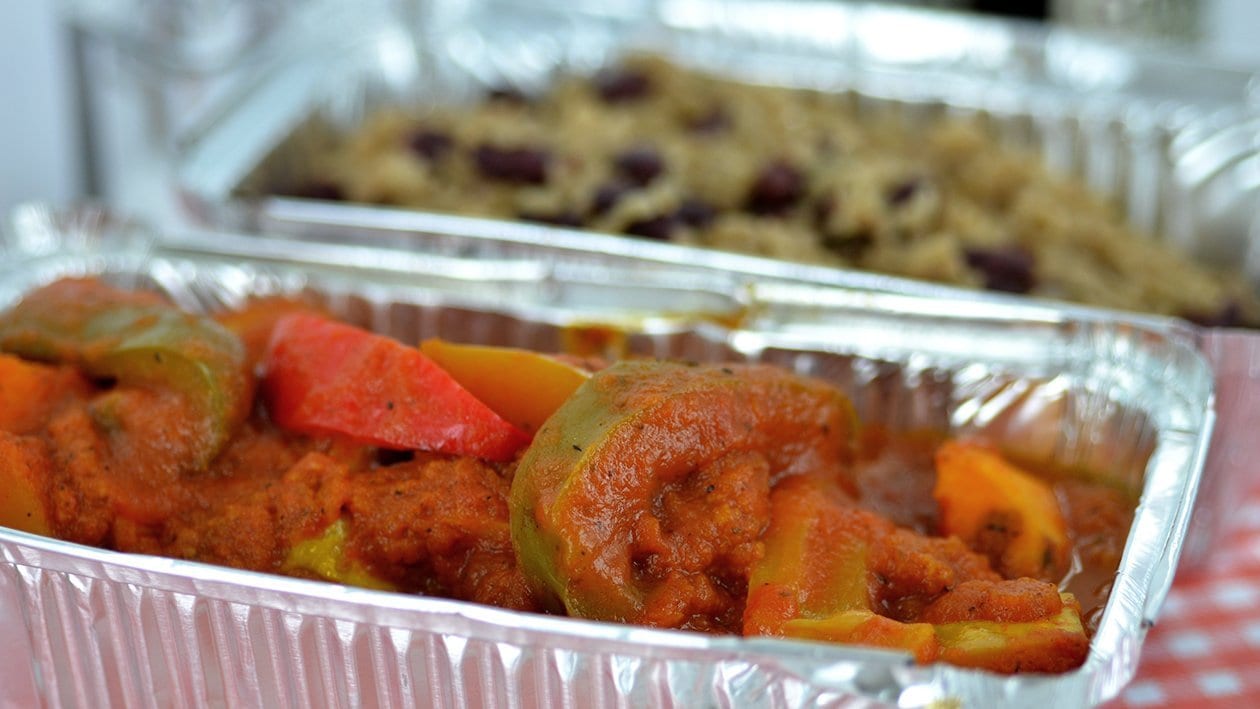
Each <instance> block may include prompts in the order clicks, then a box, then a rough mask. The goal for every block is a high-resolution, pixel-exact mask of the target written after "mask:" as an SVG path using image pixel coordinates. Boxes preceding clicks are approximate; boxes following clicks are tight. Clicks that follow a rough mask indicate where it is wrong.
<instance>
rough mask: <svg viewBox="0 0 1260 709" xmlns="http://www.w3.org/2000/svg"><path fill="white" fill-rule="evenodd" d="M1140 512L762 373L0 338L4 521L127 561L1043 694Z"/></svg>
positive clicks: (28, 302) (264, 303)
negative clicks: (740, 642)
mask: <svg viewBox="0 0 1260 709" xmlns="http://www.w3.org/2000/svg"><path fill="white" fill-rule="evenodd" d="M1133 509H1134V500H1133V499H1132V497H1131V496H1130V495H1128V494H1126V493H1124V492H1121V491H1119V490H1117V489H1114V488H1111V487H1107V486H1105V485H1102V484H1099V483H1092V482H1087V481H1082V480H1080V479H1077V478H1074V477H1070V476H1067V475H1063V474H1057V475H1052V474H1048V473H1044V472H1040V473H1039V472H1038V471H1030V470H1027V469H1025V468H1022V467H1020V466H1018V465H1016V464H1014V463H1013V462H1011V461H1010V460H1007V459H1006V458H1005V457H1004V456H1003V455H1002V453H1001V452H1000V451H998V450H997V449H995V448H993V447H991V446H989V445H986V444H985V443H984V442H982V441H970V440H952V439H948V438H946V437H944V436H943V435H939V434H935V433H931V432H919V433H897V434H893V433H890V432H888V431H885V430H882V429H880V428H877V427H873V426H864V425H862V423H861V422H860V421H858V420H857V418H856V416H855V415H854V412H853V408H852V406H851V405H850V403H849V401H848V400H847V399H846V397H845V396H844V395H843V394H842V393H841V392H840V391H839V390H838V389H837V388H835V387H834V386H832V385H831V384H829V383H826V382H824V381H821V380H817V379H811V378H807V377H803V376H799V375H796V374H793V373H791V372H788V371H786V370H783V369H780V368H776V367H772V366H769V365H752V364H696V363H685V362H665V361H656V360H633V359H632V360H625V361H620V362H615V363H612V364H604V363H601V362H593V361H585V360H582V361H580V360H577V359H573V358H569V357H565V356H558V355H557V356H552V355H545V354H539V353H533V352H527V351H524V350H515V349H510V348H497V347H482V346H475V345H462V344H455V343H449V342H443V341H441V340H427V341H425V342H423V343H421V344H420V346H419V347H417V346H414V345H408V344H404V343H400V342H398V341H395V340H391V339H389V338H386V337H383V336H380V335H376V334H373V333H370V332H367V331H364V330H361V329H359V328H356V327H353V326H350V325H347V324H344V323H340V322H337V321H335V320H333V319H331V318H329V317H327V316H326V315H325V314H323V313H320V312H317V311H316V310H314V309H312V308H311V307H309V306H306V305H303V304H301V303H299V302H296V301H290V300H283V299H262V300H258V301H256V302H254V303H252V304H250V305H248V306H246V307H245V308H244V309H241V310H238V311H233V312H224V313H220V314H217V315H215V316H213V317H208V316H198V315H193V314H190V313H185V312H182V311H180V310H178V309H176V308H175V307H174V306H172V305H170V304H169V303H167V302H165V301H164V300H163V299H162V298H161V297H159V296H157V295H155V294H152V293H146V292H137V291H124V290H119V289H116V288H113V287H111V286H108V285H106V284H104V283H102V282H100V281H97V280H94V279H67V280H62V281H58V282H55V283H53V284H51V285H49V286H46V287H44V288H42V289H40V290H37V291H34V292H32V293H30V294H29V295H28V296H27V297H26V298H25V299H24V300H23V301H21V302H20V303H18V304H17V305H16V306H14V307H13V308H12V309H11V310H10V311H8V312H7V313H5V314H4V315H3V316H2V317H0V525H4V526H8V527H12V528H16V529H20V530H24V531H28V532H33V533H37V534H44V535H50V536H54V537H57V538H59V539H64V540H68V541H72V542H77V543H82V544H89V545H96V546H101V547H105V548H109V549H116V550H119V551H125V552H134V553H145V554H157V555H165V556H170V557H176V558H181V559H191V560H197V561H203V562H208V563H213V564H222V565H227V566H233V567H238V568H242V569H251V570H256V571H264V572H271V573H280V574H288V575H293V576H299V577H305V578H314V579H324V580H328V581H333V582H339V583H346V584H352V585H357V586H364V587H368V588H375V589H381V590H389V591H396V592H403V593H420V594H426V595H435V596H443V597H449V598H455V599H462V600H467V601H472V602H477V603H485V604H493V605H497V606H501V607H505V608H510V609H517V610H521V611H531V612H545V613H558V614H568V615H571V616H575V617H582V618H589V619H595V620H604V621H613V622H622V623H634V624H642V625H649V626H654V627H662V628H679V629H686V630H693V631H700V632H706V633H722V634H744V635H768V636H779V637H789V638H799V639H805V640H816V641H828V642H839V643H852V644H858V645H866V646H873V647H883V648H891V649H896V650H901V651H904V652H906V653H909V654H911V655H913V656H914V657H915V658H916V659H917V660H918V661H920V662H934V661H945V662H951V663H954V664H958V665H964V666H973V667H981V668H985V669H989V670H993V671H997V672H1030V671H1031V672H1061V671H1066V670H1070V669H1072V668H1074V667H1077V666H1079V665H1080V664H1081V663H1082V662H1083V661H1084V659H1085V656H1086V654H1087V653H1088V647H1089V639H1090V637H1091V636H1092V634H1093V631H1094V629H1095V627H1096V624H1097V619H1098V615H1099V613H1100V612H1101V609H1102V607H1103V605H1104V604H1105V602H1106V599H1107V594H1108V590H1109V579H1110V578H1111V577H1112V575H1113V574H1114V572H1115V570H1116V568H1117V565H1118V562H1119V557H1120V553H1121V551H1122V548H1123V544H1124V540H1125V537H1126V535H1127V531H1128V528H1129V525H1130V523H1131V521H1132V515H1133Z"/></svg>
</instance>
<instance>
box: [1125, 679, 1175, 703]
mask: <svg viewBox="0 0 1260 709" xmlns="http://www.w3.org/2000/svg"><path fill="white" fill-rule="evenodd" d="M1124 698H1125V700H1126V701H1127V702H1129V703H1130V704H1134V705H1141V704H1152V705H1154V704H1160V705H1162V704H1164V703H1165V699H1164V690H1162V689H1160V688H1159V685H1158V684H1156V683H1154V682H1134V683H1133V684H1131V685H1129V688H1128V689H1126V690H1124Z"/></svg>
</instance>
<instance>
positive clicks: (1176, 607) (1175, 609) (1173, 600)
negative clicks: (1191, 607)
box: [1161, 592, 1186, 617]
mask: <svg viewBox="0 0 1260 709" xmlns="http://www.w3.org/2000/svg"><path fill="white" fill-rule="evenodd" d="M1185 607H1186V602H1185V601H1183V600H1182V599H1181V596H1179V595H1177V594H1176V592H1174V593H1171V594H1169V595H1168V598H1166V599H1164V609H1163V611H1161V613H1162V614H1163V615H1164V616H1165V617H1172V616H1175V615H1181V612H1182V611H1183V610H1184V609H1185Z"/></svg>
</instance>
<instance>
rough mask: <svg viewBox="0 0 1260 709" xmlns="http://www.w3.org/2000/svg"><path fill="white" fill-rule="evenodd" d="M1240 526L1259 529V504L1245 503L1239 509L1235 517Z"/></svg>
mask: <svg viewBox="0 0 1260 709" xmlns="http://www.w3.org/2000/svg"><path fill="white" fill-rule="evenodd" d="M1237 519H1238V520H1240V522H1241V525H1240V526H1242V527H1245V528H1247V529H1260V505H1247V506H1246V507H1244V508H1242V509H1241V510H1239V514H1238V517H1237Z"/></svg>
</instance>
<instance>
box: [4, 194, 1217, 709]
mask: <svg viewBox="0 0 1260 709" xmlns="http://www.w3.org/2000/svg"><path fill="white" fill-rule="evenodd" d="M291 246H292V244H291V242H288V241H285V240H278V239H273V238H268V237H263V236H256V235H238V234H233V233H230V232H224V231H213V232H196V231H181V232H178V233H173V234H163V235H162V238H161V239H157V238H155V237H154V235H153V234H152V233H150V232H148V231H146V230H144V229H142V228H139V227H138V226H136V225H135V224H132V223H129V222H126V221H123V220H119V219H116V218H113V217H111V216H110V215H109V214H107V213H104V212H100V211H96V210H91V209H85V210H77V211H69V212H59V211H54V210H50V209H47V208H43V207H38V206H30V207H26V208H23V209H21V210H19V211H18V212H17V213H16V216H15V219H14V221H13V223H12V228H11V233H10V234H9V236H8V237H7V238H6V239H5V240H4V241H3V242H0V256H3V259H2V260H0V264H3V265H0V308H4V307H8V306H9V305H11V304H12V303H13V302H14V301H15V300H16V299H18V298H20V297H21V295H22V294H23V293H24V292H26V291H28V290H30V289H31V288H34V287H37V286H39V285H41V284H43V283H46V282H48V281H50V280H52V279H55V278H57V277H60V276H64V275H83V274H100V275H101V276H102V277H104V278H107V279H109V280H110V281H112V282H115V283H118V284H121V285H126V286H141V287H149V288H156V289H158V290H160V291H163V292H165V293H167V294H168V295H169V296H170V297H171V298H172V299H173V300H174V301H175V302H176V303H178V304H179V305H181V306H184V307H187V308H191V309H194V310H214V309H218V308H223V307H232V306H235V305H239V304H240V303H242V302H243V301H244V299H246V298H247V297H249V296H250V295H253V294H270V293H292V294H300V295H302V296H304V297H307V298H311V299H313V300H315V301H317V302H319V303H322V304H324V305H326V306H327V307H329V308H331V309H332V310H333V311H334V312H336V313H338V314H339V315H341V316H342V317H345V318H347V319H348V320H350V321H352V322H356V323H358V324H361V325H365V326H369V327H371V328H373V329H375V330H378V331H381V332H384V333H388V334H390V335H392V336H395V337H398V338H400V339H402V340H403V341H417V340H418V339H419V338H420V337H422V336H441V337H445V338H450V339H455V340H467V341H480V342H491V343H497V344H510V345H520V346H525V347H532V348H538V349H543V350H557V349H560V348H561V347H562V346H563V332H564V331H565V329H566V328H567V327H572V326H574V325H583V324H586V325H589V324H593V323H607V324H611V325H613V326H614V327H616V328H618V329H620V330H622V331H624V332H625V335H626V339H625V350H626V351H628V352H631V353H637V354H646V355H657V356H667V357H680V358H687V359H696V360H760V361H770V362H775V363H778V364H780V365H783V366H786V367H790V368H793V369H795V370H796V371H799V372H803V373H808V374H812V375H815V376H820V377H824V378H826V379H829V380H831V381H833V382H835V383H836V384H837V385H839V386H840V387H841V388H842V389H843V390H845V391H846V392H847V393H849V395H850V396H851V397H852V398H853V401H854V403H855V407H856V408H857V410H858V412H859V415H860V416H861V417H862V418H863V420H865V421H867V422H871V423H877V424H883V425H886V426H888V427H890V428H892V429H894V430H898V429H908V428H920V427H924V426H929V427H935V428H943V429H945V430H948V431H952V432H954V433H959V434H966V433H968V432H983V433H984V434H986V435H987V436H990V437H994V438H997V439H998V440H1002V441H1005V442H1007V443H1009V444H1012V445H1014V444H1018V445H1020V446H1021V449H1022V452H1023V453H1025V454H1028V455H1034V456H1035V455H1041V456H1044V457H1046V458H1053V459H1054V460H1056V461H1058V462H1061V463H1065V464H1068V465H1071V464H1080V465H1082V466H1088V467H1092V468H1094V469H1096V470H1098V471H1105V472H1106V474H1109V475H1112V476H1114V478H1115V480H1116V482H1117V483H1118V484H1124V485H1132V486H1140V487H1139V488H1138V489H1140V490H1141V501H1140V504H1139V507H1138V509H1137V511H1136V515H1135V518H1134V523H1133V526H1132V528H1131V531H1130V534H1129V537H1128V540H1127V543H1126V547H1125V553H1124V557H1123V560H1122V561H1121V566H1120V568H1119V570H1118V573H1117V576H1116V579H1115V583H1114V587H1113V591H1112V594H1111V597H1110V600H1109V602H1108V605H1107V607H1106V610H1105V611H1104V613H1103V616H1102V619H1101V623H1100V626H1099V630H1098V632H1097V634H1096V636H1095V638H1094V641H1093V643H1092V645H1091V648H1090V653H1089V656H1088V658H1087V660H1086V662H1085V664H1084V665H1083V666H1082V667H1081V668H1080V669H1078V670H1075V671H1073V672H1069V673H1065V674H1062V675H1043V676H1033V675H1030V676H1014V677H1004V676H997V675H993V674H990V673H986V672H979V671H975V670H966V669H962V668H957V667H951V666H948V665H944V664H937V665H931V666H916V665H914V664H913V663H912V662H911V661H910V659H909V658H908V657H907V656H904V655H900V654H896V653H890V652H882V651H875V650H864V649H857V648H852V647H845V646H840V645H828V644H817V643H806V642H797V641H785V640H773V639H743V638H735V637H715V636H707V635H702V634H696V633H687V632H679V631H662V630H653V629H647V628H638V627H629V626H623V625H617V624H608V623H595V622H589V621H582V620H574V619H568V618H558V617H549V616H542V615H534V614H522V613H516V612H511V611H506V610H501V609H496V608H490V607H485V606H479V605H475V604H470V603H463V602H456V601H450V600H443V599H436V598H425V597H418V596H409V595H403V594H391V593H383V592H378V591H369V590H364V589H356V588H349V587H344V586H340V585H336V584H327V583H319V582H313V581H305V580H299V579H289V578H283V577H279V576H271V575H266V574H258V573H252V572H244V571H238V570H233V569H227V568H222V567H215V566H209V565H205V564H199V563H193V562H187V561H181V560H173V559H165V558H156V557H148V556H141V555H129V554H119V553H116V552H110V551H106V550H100V549H95V548H89V547H83V546H78V545H74V544H69V543H65V542H60V541H56V540H52V539H47V538H42V537H37V536H32V535H28V534H24V533H21V532H16V531H11V530H4V529H0V643H3V646H4V647H6V648H9V649H10V659H11V661H10V662H7V663H3V665H0V684H2V685H3V686H4V687H5V691H6V697H7V698H11V699H12V700H13V701H15V702H16V703H18V704H19V705H41V704H42V705H51V706H94V705H98V704H99V703H102V702H108V703H110V704H117V705H125V706H188V705H224V704H226V705H241V706H307V705H313V706H414V705H421V706H498V707H533V706H539V707H547V706H581V707H596V708H598V707H621V706H643V705H659V706H751V705H768V706H803V705H811V706H813V705H824V706H874V705H883V704H886V703H887V704H894V705H900V706H903V707H914V706H939V705H941V703H942V702H944V703H949V702H952V701H960V702H961V703H962V704H964V705H967V706H1036V705H1039V704H1041V705H1046V706H1050V705H1053V706H1088V705H1094V704H1097V703H1100V702H1102V701H1105V700H1107V699H1109V698H1112V697H1114V696H1116V695H1117V694H1118V693H1119V692H1120V690H1121V688H1122V687H1123V686H1124V685H1125V683H1126V682H1128V681H1129V680H1130V679H1131V678H1132V676H1133V674H1134V672H1135V670H1136V667H1137V661H1138V656H1139V654H1140V649H1141V645H1142V641H1143V639H1144V637H1145V635H1146V631H1147V628H1148V627H1149V626H1150V624H1151V623H1152V622H1153V619H1154V618H1155V616H1156V614H1157V612H1158V609H1159V607H1160V605H1161V604H1162V602H1163V599H1164V597H1165V595H1166V593H1167V591H1168V589H1169V587H1170V585H1171V583H1172V577H1173V572H1174V567H1175V565H1176V560H1177V556H1178V554H1179V552H1180V550H1181V546H1182V542H1183V539H1184V535H1185V532H1186V528H1187V523H1188V518H1189V515H1190V512H1191V509H1192V507H1193V503H1194V499H1195V493H1196V489H1197V487H1198V483H1199V479H1200V474H1201V468H1202V463H1203V457H1204V455H1205V452H1206V448H1207V444H1208V439H1209V435H1210V432H1211V428H1212V423H1213V410H1212V401H1213V390H1212V385H1213V382H1212V372H1211V371H1210V369H1209V367H1208V365H1207V363H1206V362H1205V361H1204V359H1203V357H1202V356H1201V355H1200V354H1199V353H1198V352H1197V351H1196V347H1195V345H1196V343H1195V338H1194V332H1193V330H1191V329H1189V328H1183V329H1177V328H1167V327H1164V328H1152V327H1147V326H1144V325H1142V324H1140V323H1135V322H1128V321H1124V320H1109V319H1101V318H1097V319H1091V318H1078V317H1074V316H1072V315H1071V314H1068V313H1065V312H1062V311H1059V310H1056V309H1054V308H1050V307H1034V306H1028V305H1006V306H1003V305H997V304H989V303H967V302H948V303H947V302H943V301H941V300H938V299H930V298H928V299H925V298H918V297H913V296H907V295H900V294H876V293H871V292H869V291H864V290H860V289H841V288H822V287H817V286H810V285H806V284H793V283H785V282H778V283H764V284H760V285H758V284H749V283H741V282H737V281H732V280H731V274H726V273H720V272H705V271H703V270H697V271H694V272H692V273H690V274H689V275H687V274H680V273H674V274H671V275H670V276H669V278H668V280H669V281H670V282H671V283H672V285H670V284H667V283H659V282H658V283H653V282H652V281H651V279H650V277H649V276H650V274H651V269H644V268H642V266H641V264H640V265H634V264H631V265H630V266H629V267H627V266H626V265H625V264H621V263H618V261H617V260H616V259H613V258H610V259H608V262H607V263H606V264H605V265H604V267H603V268H602V269H599V270H597V271H595V272H593V273H592V272H590V270H589V264H584V265H583V268H582V269H579V270H576V271H575V270H573V269H569V270H566V269H565V268H564V265H563V263H562V262H559V261H557V260H555V259H551V258H547V259H525V258H513V259H507V260H493V259H484V258H477V259H466V258H459V257H455V256H442V255H434V254H419V253H415V252H413V251H406V250H391V249H387V248H384V247H367V246H351V245H343V244H310V245H308V246H307V247H306V248H305V249H303V250H302V251H301V252H300V253H295V252H293V250H292V249H291V248H290V247H291ZM627 268H628V269H629V270H627ZM680 279H683V280H680ZM627 283H630V284H631V285H629V286H627V285H626V284H627ZM24 657H26V658H30V662H29V663H24V662H21V661H18V660H19V659H20V658H24Z"/></svg>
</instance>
